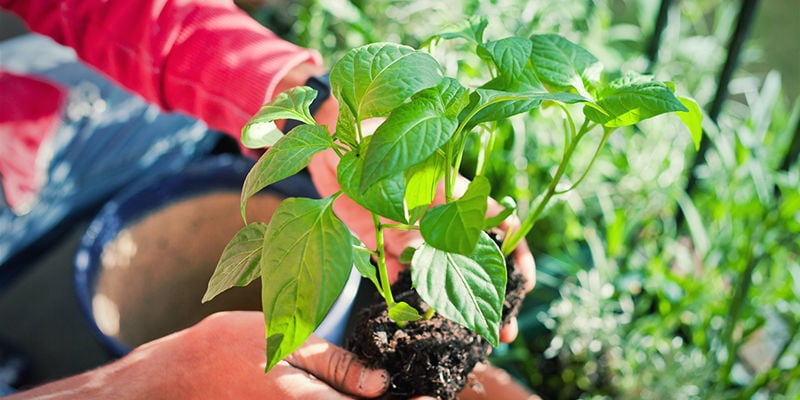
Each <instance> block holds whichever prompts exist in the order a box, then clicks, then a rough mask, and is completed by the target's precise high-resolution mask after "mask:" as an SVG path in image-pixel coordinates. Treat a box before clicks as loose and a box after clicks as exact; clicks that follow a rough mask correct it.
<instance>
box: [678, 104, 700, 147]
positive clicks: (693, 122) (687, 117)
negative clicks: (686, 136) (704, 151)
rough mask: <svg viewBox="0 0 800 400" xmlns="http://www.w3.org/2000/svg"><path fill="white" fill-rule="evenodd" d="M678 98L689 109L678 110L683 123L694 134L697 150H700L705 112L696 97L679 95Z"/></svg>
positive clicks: (693, 140)
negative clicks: (695, 99)
mask: <svg viewBox="0 0 800 400" xmlns="http://www.w3.org/2000/svg"><path fill="white" fill-rule="evenodd" d="M678 100H679V101H680V102H681V104H683V106H684V107H686V109H687V110H688V111H678V112H677V114H678V117H680V119H681V121H683V124H684V125H686V127H687V128H689V133H691V135H692V142H694V148H695V150H700V142H701V141H702V140H703V112H702V111H701V110H700V106H699V105H697V102H696V101H694V99H690V98H688V97H678Z"/></svg>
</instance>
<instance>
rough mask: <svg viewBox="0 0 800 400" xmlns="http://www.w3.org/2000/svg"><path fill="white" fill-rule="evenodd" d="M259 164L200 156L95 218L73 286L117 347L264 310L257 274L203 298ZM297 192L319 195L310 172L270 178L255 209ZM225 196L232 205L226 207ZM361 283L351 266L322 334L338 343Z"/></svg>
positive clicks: (94, 323)
mask: <svg viewBox="0 0 800 400" xmlns="http://www.w3.org/2000/svg"><path fill="white" fill-rule="evenodd" d="M252 165H253V162H252V161H251V160H248V159H245V158H241V157H236V156H231V155H222V156H214V157H209V158H206V159H203V160H201V161H198V162H195V163H193V164H190V165H189V166H188V167H187V168H186V169H185V170H183V171H181V172H180V173H178V174H174V175H169V176H163V177H152V178H150V179H146V180H144V181H141V182H138V183H136V184H133V185H131V186H129V187H128V188H126V189H125V190H124V191H122V192H120V193H119V194H118V195H116V196H115V197H114V198H112V199H111V200H110V201H109V202H108V203H106V204H105V205H104V206H103V208H102V209H101V211H100V212H99V213H98V215H97V216H96V217H95V218H94V220H93V221H92V223H91V224H90V226H89V227H88V229H87V231H86V232H85V234H84V236H83V238H82V241H81V244H80V248H79V250H78V252H77V254H76V257H75V277H74V279H75V290H76V293H77V297H78V302H79V304H80V307H81V310H82V312H83V314H84V315H85V316H86V318H87V320H88V322H89V324H90V328H91V329H92V331H94V333H95V334H96V335H97V337H98V338H99V340H100V341H101V342H102V343H103V345H104V346H105V347H106V348H107V349H108V350H109V352H110V353H111V354H112V355H115V356H122V355H124V354H126V353H128V352H129V351H130V350H131V349H132V348H134V347H136V346H138V345H140V344H142V343H145V342H147V341H150V340H153V339H155V338H158V337H161V336H164V335H166V334H169V333H171V332H174V331H177V330H180V329H183V328H186V327H188V326H191V325H193V324H194V323H196V322H198V321H199V320H201V319H202V318H204V317H205V316H207V315H209V314H211V313H213V312H217V311H222V310H232V309H237V310H238V309H250V310H259V309H260V305H261V302H260V282H259V280H256V281H255V282H253V283H252V284H251V285H249V286H248V287H246V288H233V289H230V290H228V291H226V292H225V293H222V294H221V295H219V296H217V297H216V298H215V299H214V300H212V301H211V302H209V303H206V304H201V301H200V300H201V298H202V296H203V293H204V292H205V289H206V285H207V282H208V279H209V278H210V277H211V274H212V273H213V269H214V266H215V265H216V259H217V258H218V257H219V255H220V254H221V251H222V249H223V248H224V246H225V244H226V243H227V241H228V240H229V239H230V238H231V237H233V234H235V232H236V231H237V230H238V229H239V228H240V227H241V226H242V223H241V216H240V214H239V208H238V206H237V204H238V197H239V194H240V191H241V187H242V183H243V182H244V179H245V177H246V175H247V172H248V171H249V169H250V167H251V166H252ZM297 196H303V197H319V195H318V194H317V192H316V190H315V189H314V187H313V185H312V183H311V181H310V179H309V178H308V177H307V176H305V175H296V176H293V177H290V178H288V179H286V180H283V181H281V182H278V183H275V184H274V185H270V186H269V187H268V188H266V189H264V191H262V192H261V193H259V195H258V196H256V197H255V198H253V200H251V201H250V202H249V205H248V212H249V210H250V209H253V208H260V211H262V212H263V213H266V214H268V215H271V212H270V211H271V210H270V209H274V207H276V206H277V204H278V203H279V202H280V200H281V199H283V198H286V197H297ZM220 199H225V203H226V204H227V203H230V204H227V205H225V206H221V205H220V201H221V200H220ZM231 199H234V200H231ZM259 206H260V207H259ZM236 219H238V223H236V222H232V221H234V220H236ZM251 220H252V219H251ZM236 225H238V226H236ZM154 238H155V239H154ZM201 253H202V254H205V256H203V255H201ZM198 260H200V261H198ZM201 264H202V265H201ZM359 281H360V277H359V275H358V273H357V272H356V271H355V270H353V272H351V275H350V279H349V280H348V283H347V284H346V286H345V290H344V291H343V293H342V294H341V295H340V296H339V299H337V301H336V303H335V304H334V306H333V308H332V309H331V311H330V313H329V315H328V317H327V318H326V319H325V321H324V322H323V323H322V325H321V326H320V327H319V328H318V329H317V334H318V335H320V336H322V337H324V338H326V339H327V340H329V341H331V342H333V343H339V342H340V341H341V339H342V337H341V335H342V331H343V329H344V325H345V321H346V318H347V315H348V314H349V312H350V306H351V304H352V301H353V299H354V298H355V296H356V293H357V291H358V284H359Z"/></svg>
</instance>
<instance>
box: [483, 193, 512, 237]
mask: <svg viewBox="0 0 800 400" xmlns="http://www.w3.org/2000/svg"><path fill="white" fill-rule="evenodd" d="M499 203H500V205H501V206H503V211H500V212H499V213H497V215H495V216H493V217H491V218H487V219H486V223H485V224H484V225H483V229H484V230H486V229H491V228H494V227H496V226H499V225H500V224H502V223H503V221H505V220H506V218H508V217H509V216H510V215H511V214H512V213H513V212H514V210H516V209H517V203H516V202H515V201H514V199H513V198H511V197H508V196H507V197H504V198H503V199H502V200H500V202H499Z"/></svg>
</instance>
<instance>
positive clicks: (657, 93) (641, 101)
mask: <svg viewBox="0 0 800 400" xmlns="http://www.w3.org/2000/svg"><path fill="white" fill-rule="evenodd" d="M595 105H596V106H597V107H598V108H599V109H601V110H602V111H601V110H598V108H595V107H584V109H583V113H584V115H586V117H587V118H589V119H590V120H592V121H594V122H597V123H599V124H602V125H604V126H607V127H611V128H614V127H620V126H628V125H633V124H635V123H637V122H639V121H642V120H645V119H647V118H651V117H654V116H656V115H660V114H664V113H668V112H674V111H684V112H689V109H687V108H686V107H684V105H683V104H681V102H680V101H679V100H678V99H677V98H676V97H675V95H674V94H673V93H672V90H670V88H669V87H668V86H667V85H665V84H664V83H662V82H658V81H654V80H652V79H650V78H648V77H644V76H637V75H628V76H625V77H623V78H620V79H618V80H616V81H614V82H611V83H610V84H608V86H606V87H604V88H602V89H601V90H600V91H599V92H598V94H597V101H596V102H595Z"/></svg>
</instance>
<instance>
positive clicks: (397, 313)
mask: <svg viewBox="0 0 800 400" xmlns="http://www.w3.org/2000/svg"><path fill="white" fill-rule="evenodd" d="M389 318H391V319H392V320H393V321H395V322H411V321H417V320H419V319H422V316H421V315H419V311H417V309H416V308H414V307H411V305H409V304H408V303H406V302H405V301H401V302H397V303H394V304H391V305H389Z"/></svg>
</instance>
